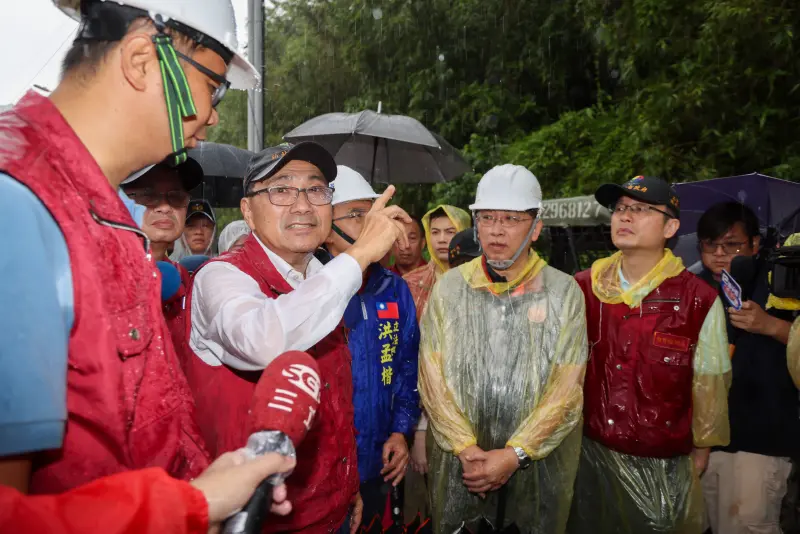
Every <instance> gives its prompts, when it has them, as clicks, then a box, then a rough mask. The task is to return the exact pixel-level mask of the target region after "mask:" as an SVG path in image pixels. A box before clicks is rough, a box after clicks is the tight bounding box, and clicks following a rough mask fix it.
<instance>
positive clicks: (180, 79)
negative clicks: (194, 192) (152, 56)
mask: <svg viewBox="0 0 800 534" xmlns="http://www.w3.org/2000/svg"><path fill="white" fill-rule="evenodd" d="M153 42H154V43H155V45H156V52H157V53H158V62H159V66H160V67H161V80H162V82H163V84H164V100H165V101H166V103H167V115H168V116H169V130H170V138H171V139H172V154H171V155H170V156H169V157H168V160H171V161H170V163H172V164H173V165H180V164H181V163H183V162H184V161H186V158H187V155H186V147H185V146H184V139H183V119H185V118H187V117H191V116H193V115H196V114H197V110H196V109H195V107H194V100H192V90H191V89H190V88H189V82H188V81H187V80H186V74H185V73H184V72H183V68H182V67H181V65H180V63H179V62H178V56H177V55H176V54H175V49H174V48H173V47H172V37H170V36H169V35H166V34H164V33H159V34H157V35H154V36H153Z"/></svg>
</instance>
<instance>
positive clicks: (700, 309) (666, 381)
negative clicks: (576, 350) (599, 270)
mask: <svg viewBox="0 0 800 534" xmlns="http://www.w3.org/2000/svg"><path fill="white" fill-rule="evenodd" d="M575 278H576V279H577V280H578V283H579V284H580V286H581V289H582V290H583V294H584V296H585V297H586V325H587V329H588V334H589V347H590V352H589V363H588V366H587V369H586V380H585V382H584V403H583V417H584V434H585V435H586V436H587V437H589V438H591V439H593V440H595V441H598V442H600V443H602V444H603V445H605V446H606V447H608V448H610V449H612V450H615V451H617V452H621V453H625V454H632V455H635V456H645V457H654V458H668V457H673V456H679V455H684V454H688V453H689V452H691V450H692V377H693V375H694V371H693V367H692V364H693V359H694V351H695V348H696V347H697V339H698V337H699V335H700V329H701V328H702V326H703V322H704V321H705V318H706V315H707V314H708V311H709V310H710V309H711V305H712V304H713V303H714V300H715V299H716V298H717V293H716V291H714V290H713V289H712V288H711V287H710V286H709V285H708V284H706V283H705V282H703V281H702V280H700V279H699V278H697V277H696V276H694V275H693V274H691V273H689V272H687V271H685V270H684V271H683V272H681V274H679V275H678V276H675V277H673V278H668V279H666V280H665V281H664V282H662V283H661V285H659V286H658V287H657V288H656V289H655V290H653V292H652V293H650V294H649V295H648V296H646V297H645V298H644V300H643V301H642V303H641V306H640V307H636V308H633V309H631V308H629V307H628V306H627V305H626V304H603V303H602V302H600V300H599V299H598V298H597V297H596V296H595V295H594V293H593V292H592V280H591V273H590V271H589V270H586V271H583V272H580V273H578V274H577V275H576V276H575Z"/></svg>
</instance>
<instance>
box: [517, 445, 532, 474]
mask: <svg viewBox="0 0 800 534" xmlns="http://www.w3.org/2000/svg"><path fill="white" fill-rule="evenodd" d="M514 452H515V453H516V455H517V459H518V460H519V468H520V469H527V468H529V467H530V466H531V464H532V463H533V460H531V457H530V456H528V455H527V454H526V453H525V450H524V449H523V448H522V447H514Z"/></svg>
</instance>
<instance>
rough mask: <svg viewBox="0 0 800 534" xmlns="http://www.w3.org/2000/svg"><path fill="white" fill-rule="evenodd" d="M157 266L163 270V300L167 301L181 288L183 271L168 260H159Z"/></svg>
mask: <svg viewBox="0 0 800 534" xmlns="http://www.w3.org/2000/svg"><path fill="white" fill-rule="evenodd" d="M156 267H158V270H159V271H161V301H162V302H165V301H167V300H169V299H171V298H172V297H173V296H174V295H175V294H176V293H177V292H178V290H179V289H180V288H181V273H180V272H178V269H177V268H176V267H175V266H174V265H172V264H171V263H170V262H168V261H157V262H156Z"/></svg>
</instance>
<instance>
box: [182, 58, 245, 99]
mask: <svg viewBox="0 0 800 534" xmlns="http://www.w3.org/2000/svg"><path fill="white" fill-rule="evenodd" d="M175 54H176V55H177V56H178V57H179V58H181V59H182V60H184V61H185V62H186V63H188V64H189V65H191V66H192V67H194V68H196V69H197V70H199V71H200V72H202V73H203V74H205V75H206V76H208V77H209V78H211V79H212V80H214V81H215V82H217V84H218V85H217V86H216V87H215V88H214V92H213V93H212V94H211V107H213V108H216V107H217V106H218V105H219V103H220V102H222V99H223V98H224V97H225V93H227V92H228V88H229V87H230V86H231V82H229V81H228V79H227V78H225V76H220V75H219V74H217V73H216V72H214V71H213V70H211V69H208V68H206V67H204V66H203V65H201V64H200V63H198V62H197V61H195V60H193V59H192V58H190V57H189V56H187V55H185V54H181V53H180V52H178V51H177V50H176V51H175Z"/></svg>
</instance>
